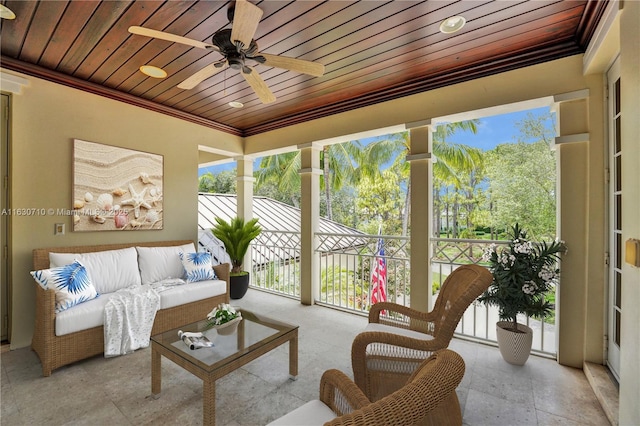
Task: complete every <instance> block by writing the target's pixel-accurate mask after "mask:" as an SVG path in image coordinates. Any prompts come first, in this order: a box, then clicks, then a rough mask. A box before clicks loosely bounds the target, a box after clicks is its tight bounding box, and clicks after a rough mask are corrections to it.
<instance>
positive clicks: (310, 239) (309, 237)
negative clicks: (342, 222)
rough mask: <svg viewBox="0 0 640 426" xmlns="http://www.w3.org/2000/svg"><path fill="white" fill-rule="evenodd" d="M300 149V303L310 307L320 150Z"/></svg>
mask: <svg viewBox="0 0 640 426" xmlns="http://www.w3.org/2000/svg"><path fill="white" fill-rule="evenodd" d="M298 149H300V154H301V155H300V166H301V168H300V184H301V204H302V205H301V212H300V215H301V217H300V232H301V235H300V245H301V247H300V249H301V252H300V301H301V302H302V303H303V304H305V305H313V303H314V301H315V298H316V296H317V295H318V291H319V285H320V272H319V261H318V256H316V254H315V252H314V248H315V245H316V241H315V234H316V232H318V220H319V217H320V175H321V174H322V170H321V169H320V152H321V151H322V147H321V146H319V145H317V144H314V143H310V144H305V145H299V146H298Z"/></svg>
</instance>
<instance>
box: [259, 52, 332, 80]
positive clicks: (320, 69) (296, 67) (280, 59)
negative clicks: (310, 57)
mask: <svg viewBox="0 0 640 426" xmlns="http://www.w3.org/2000/svg"><path fill="white" fill-rule="evenodd" d="M257 56H263V57H264V58H265V59H266V61H265V62H264V64H265V65H267V66H270V67H276V68H282V69H285V70H289V71H296V72H299V73H302V74H309V75H312V76H314V77H322V75H323V74H324V65H322V64H321V63H319V62H311V61H305V60H303V59H295V58H289V57H286V56H278V55H269V54H268V53H259V54H258V55H257Z"/></svg>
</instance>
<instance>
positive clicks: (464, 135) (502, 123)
mask: <svg viewBox="0 0 640 426" xmlns="http://www.w3.org/2000/svg"><path fill="white" fill-rule="evenodd" d="M546 111H548V108H538V109H533V110H528V111H518V112H512V113H509V114H502V115H495V116H492V117H484V118H481V119H480V125H479V126H478V133H476V134H473V133H471V132H459V133H457V134H454V135H452V136H451V137H450V138H449V142H454V143H463V144H465V145H470V146H473V147H476V148H480V149H482V150H485V151H486V150H490V149H493V148H494V147H495V146H496V145H499V144H502V143H508V142H515V141H516V139H517V134H518V127H517V126H516V123H517V122H518V121H521V120H522V119H523V118H524V117H525V116H526V115H527V113H528V112H532V113H534V114H540V113H543V112H546ZM374 139H377V138H371V139H369V140H370V141H373V140H374ZM362 142H363V143H365V144H366V143H367V139H365V140H363V141H362ZM259 161H260V159H257V160H256V163H254V170H255V169H257V167H258V164H259ZM235 166H236V165H235V162H230V163H226V164H222V165H219V166H210V167H204V168H201V169H199V171H198V176H201V175H203V174H205V173H207V172H209V171H211V172H213V173H214V174H216V173H220V172H221V171H224V170H231V169H233V168H235Z"/></svg>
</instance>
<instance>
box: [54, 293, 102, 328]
mask: <svg viewBox="0 0 640 426" xmlns="http://www.w3.org/2000/svg"><path fill="white" fill-rule="evenodd" d="M112 295H113V293H106V294H101V295H100V297H98V298H96V299H93V300H89V301H87V302H84V303H80V304H79V305H76V306H74V307H72V308H69V309H67V310H66V311H63V312H60V313H59V314H56V336H64V335H65V334H70V333H75V332H76V331H82V330H88V329H90V328H93V327H100V326H101V325H103V324H104V306H105V305H106V304H107V302H108V301H109V298H110V297H111V296H112Z"/></svg>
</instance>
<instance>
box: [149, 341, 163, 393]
mask: <svg viewBox="0 0 640 426" xmlns="http://www.w3.org/2000/svg"><path fill="white" fill-rule="evenodd" d="M160 357H161V355H160V352H158V351H157V350H156V348H155V346H154V343H153V342H152V343H151V396H152V397H153V398H158V397H160V390H161V388H162V361H161V358H160Z"/></svg>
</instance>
